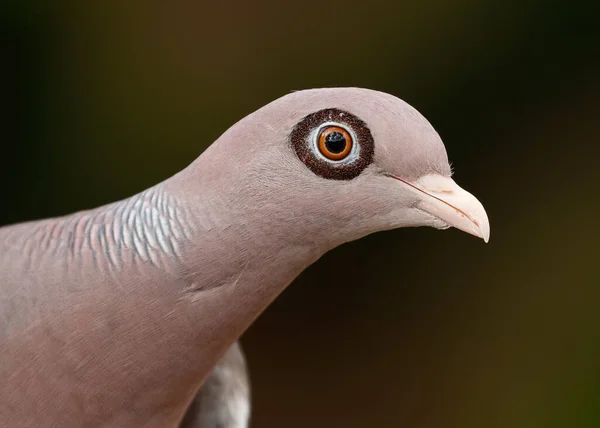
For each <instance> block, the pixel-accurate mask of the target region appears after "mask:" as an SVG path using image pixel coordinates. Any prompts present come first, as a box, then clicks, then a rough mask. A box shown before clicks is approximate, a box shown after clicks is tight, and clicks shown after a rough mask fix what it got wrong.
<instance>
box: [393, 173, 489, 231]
mask: <svg viewBox="0 0 600 428" xmlns="http://www.w3.org/2000/svg"><path fill="white" fill-rule="evenodd" d="M392 177H393V178H395V179H397V180H400V181H402V182H403V183H405V184H407V185H409V186H410V187H412V188H413V189H415V190H416V191H418V192H420V193H421V196H422V198H420V200H419V203H418V208H419V209H421V210H423V211H425V212H427V213H429V214H431V215H432V216H434V217H437V218H438V219H440V220H442V221H443V222H444V223H446V224H447V225H448V226H452V227H455V228H457V229H460V230H462V231H464V232H467V233H470V234H471V235H475V236H477V237H479V238H482V239H483V240H484V242H488V241H489V239H490V222H489V220H488V217H487V214H486V212H485V209H484V208H483V205H481V202H479V201H478V200H477V198H476V197H475V196H473V195H471V194H470V193H469V192H467V191H466V190H464V189H462V188H461V187H460V186H459V185H458V184H456V183H455V182H454V180H452V179H451V178H449V177H444V176H441V175H435V174H431V175H426V176H424V177H421V178H420V179H418V180H417V181H414V182H411V181H407V180H404V179H402V178H400V177H397V176H395V175H392Z"/></svg>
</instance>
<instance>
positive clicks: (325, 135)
mask: <svg viewBox="0 0 600 428" xmlns="http://www.w3.org/2000/svg"><path fill="white" fill-rule="evenodd" d="M353 145H354V141H353V139H352V136H351V135H350V133H349V132H348V131H346V130H345V129H344V128H342V127H341V126H335V125H331V126H327V127H325V128H323V129H321V131H320V132H319V136H318V139H317V147H318V148H319V152H320V153H321V154H322V155H323V156H325V157H326V158H327V159H330V160H333V161H339V160H342V159H345V158H347V157H348V155H349V154H350V153H351V152H352V146H353Z"/></svg>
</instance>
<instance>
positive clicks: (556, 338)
mask: <svg viewBox="0 0 600 428" xmlns="http://www.w3.org/2000/svg"><path fill="white" fill-rule="evenodd" d="M596 3H597V2H594V1H590V2H589V3H584V2H566V1H565V2H556V1H532V0H526V1H516V0H513V1H505V2H491V1H487V2H484V1H469V0H457V1H454V2H449V1H448V2H442V1H436V0H425V1H420V2H418V1H409V2H403V1H396V2H391V1H389V2H381V1H367V0H363V1H362V2H359V1H342V0H337V1H329V2H323V1H316V0H307V1H304V2H275V1H274V2H271V3H267V2H264V1H262V2H251V1H246V2H244V1H233V2H227V1H221V2H215V3H207V2H199V1H196V2H194V1H183V0H177V1H171V2H166V1H143V0H134V1H125V2H120V1H105V2H92V1H80V0H77V1H75V0H55V1H52V2H41V1H37V2H36V1H23V2H14V1H13V2H9V3H5V4H4V5H3V6H2V22H1V27H0V28H1V30H0V31H1V32H2V36H3V37H2V44H3V50H2V57H3V60H2V64H3V65H2V69H3V71H2V75H3V79H2V87H3V89H4V91H3V93H2V97H1V99H2V102H3V103H4V104H5V107H6V108H5V109H4V110H5V113H4V114H3V120H2V122H3V126H2V134H1V135H2V137H1V138H2V151H1V171H0V173H1V174H2V176H1V180H2V181H1V183H2V188H1V191H2V197H1V198H0V203H1V205H2V209H1V210H0V222H1V223H10V222H16V221H22V220H25V219H34V218H39V217H44V216H52V215H58V214H63V213H68V212H71V211H74V210H79V209H84V208H89V207H93V206H97V205H100V204H103V203H106V202H109V201H113V200H117V199H120V198H123V197H126V196H129V195H131V194H133V193H135V192H138V191H140V190H142V189H144V188H146V187H149V186H151V185H153V184H155V183H157V182H159V181H161V180H163V179H165V178H167V177H168V176H170V175H171V174H173V173H175V172H176V171H178V170H179V169H181V168H183V167H184V166H185V165H187V164H188V163H189V162H191V161H192V160H193V159H194V158H195V157H196V156H198V155H199V154H200V153H201V152H202V150H203V149H205V148H206V147H207V146H208V145H209V144H210V143H211V142H212V141H213V140H214V139H215V138H216V137H218V136H219V135H220V134H221V133H222V132H223V131H224V130H225V129H226V128H227V127H228V126H230V125H232V124H233V123H235V122H236V121H237V120H239V119H240V118H242V117H243V116H245V115H246V114H248V113H250V112H251V111H253V110H255V109H257V108H259V107H260V106H262V105H264V104H265V103H267V102H269V101H271V100H273V99H275V98H277V97H279V96H281V95H284V94H285V93H287V92H289V91H290V90H294V89H303V88H312V87H322V86H362V87H369V88H373V89H379V90H383V91H386V92H389V93H392V94H394V95H397V96H399V97H401V98H403V99H405V100H406V101H408V102H409V103H411V104H412V105H414V106H415V107H416V108H417V109H419V110H420V111H421V112H422V113H423V114H424V115H425V116H426V117H427V118H428V119H429V120H430V121H431V123H432V124H433V125H434V126H435V127H436V129H437V130H438V131H439V133H440V134H441V135H442V138H443V139H444V141H445V143H446V147H447V149H448V152H449V156H450V158H451V160H452V162H453V165H454V168H455V170H456V174H455V178H456V180H457V181H458V183H459V184H461V185H462V186H463V187H465V188H466V189H468V190H470V191H471V192H472V193H474V194H475V195H476V196H477V197H478V198H479V199H480V200H481V201H482V202H483V204H484V205H485V207H486V209H487V212H488V214H489V217H490V221H491V230H492V235H491V241H490V243H489V244H488V245H484V244H483V243H482V242H480V241H478V240H476V239H475V238H473V237H471V236H468V235H466V234H464V233H460V232H458V231H456V230H451V231H447V232H439V231H435V230H432V229H411V230H397V231H393V232H386V233H379V234H376V235H373V236H369V237H367V238H365V239H362V240H360V241H358V242H354V243H351V244H347V245H344V246H343V247H341V248H338V249H336V250H335V251H332V252H331V253H329V254H327V255H326V256H325V257H324V258H323V259H321V260H320V261H319V262H318V263H316V264H315V265H314V266H312V267H311V268H309V269H308V270H307V271H306V272H305V273H304V274H303V275H302V276H301V277H300V278H299V279H298V280H297V281H296V282H295V283H294V284H293V285H292V286H291V287H290V288H289V289H288V290H286V291H285V292H284V293H283V295H282V296H281V297H280V298H279V299H278V300H277V301H276V302H275V303H274V304H273V305H272V306H271V307H270V308H269V309H268V310H267V311H266V313H265V314H264V315H263V316H262V317H261V318H260V319H259V320H258V321H257V322H256V323H255V324H254V325H253V326H252V327H251V329H250V330H249V331H248V332H247V334H246V335H245V336H244V338H243V343H244V344H245V347H246V352H247V356H248V359H249V362H250V367H251V375H252V380H253V388H254V424H253V426H254V427H255V428H270V427H290V428H295V427H411V428H428V427H431V428H438V427H444V428H452V427H456V428H470V427H477V428H480V427H481V428H484V427H485V428H495V427H498V428H505V427H511V428H521V427H522V428H533V427H557V428H563V427H569V428H572V427H577V428H584V427H586V428H587V427H590V428H592V427H598V426H600V310H599V307H600V274H599V269H598V259H599V257H598V256H599V253H600V251H599V250H598V240H599V238H600V207H599V203H598V199H599V198H598V194H599V192H600V168H599V165H598V159H599V155H600V149H599V137H600V120H599V113H600V73H599V72H600V28H599V21H600V13H599V10H598V9H599V7H598V6H596Z"/></svg>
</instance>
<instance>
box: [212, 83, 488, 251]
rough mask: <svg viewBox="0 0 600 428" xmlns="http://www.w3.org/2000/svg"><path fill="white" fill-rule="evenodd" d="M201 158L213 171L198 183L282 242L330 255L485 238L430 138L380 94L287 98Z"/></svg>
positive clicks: (478, 216)
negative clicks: (390, 242) (411, 238)
mask: <svg viewBox="0 0 600 428" xmlns="http://www.w3.org/2000/svg"><path fill="white" fill-rule="evenodd" d="M203 157H204V159H205V160H206V161H207V162H208V163H210V164H211V165H214V164H218V165H219V166H221V167H220V168H218V171H219V172H213V173H211V174H212V175H211V176H210V177H208V176H207V177H206V178H205V179H207V180H221V181H219V183H220V184H219V185H218V186H217V187H219V188H220V189H228V190H227V192H229V193H230V194H232V195H233V199H234V200H235V201H236V203H235V205H236V207H237V209H238V211H239V212H240V214H242V215H243V216H244V218H245V219H247V220H248V221H250V219H252V218H255V219H257V218H259V217H260V218H261V224H264V225H265V226H264V227H265V228H269V229H270V230H272V231H276V230H277V229H286V230H287V236H290V237H291V238H297V239H301V238H306V237H307V236H313V237H315V236H319V237H320V238H322V239H325V240H326V241H327V243H328V244H329V245H330V246H331V245H337V244H339V243H342V242H346V241H350V240H354V239H358V238H360V237H362V236H365V235H367V234H370V233H373V232H377V231H380V230H387V229H394V228H399V227H414V226H432V227H435V228H438V229H445V228H448V227H456V228H458V229H460V230H463V231H465V232H468V233H470V234H472V235H475V236H477V237H480V238H482V239H483V240H484V241H485V242H487V241H488V239H489V234H490V227H489V222H488V218H487V215H486V212H485V210H484V208H483V206H482V204H481V203H480V202H479V201H478V200H477V199H476V198H475V197H474V196H473V195H471V194H470V193H468V192H467V191H465V190H463V189H462V188H461V187H459V186H458V185H457V184H456V182H455V181H454V180H453V179H452V178H451V168H450V164H449V162H448V156H447V154H446V149H445V147H444V144H443V142H442V140H441V138H440V136H439V135H438V133H437V132H436V131H435V130H434V128H433V127H432V126H431V124H430V123H429V122H428V121H427V120H426V119H425V118H424V117H423V116H422V115H421V114H420V113H419V112H418V111H417V110H415V109H414V108H413V107H411V106H410V105H408V104H407V103H406V102H404V101H402V100H400V99H398V98H396V97H394V96H392V95H389V94H386V93H382V92H378V91H373V90H367V89H358V88H328V89H313V90H304V91H298V92H293V93H290V94H288V95H286V96H284V97H282V98H279V99H277V100H275V101H273V102H272V103H270V104H267V105H266V106H264V107H263V108H261V109H259V110H257V111H256V112H254V113H252V114H250V115H249V116H247V117H245V118H244V119H242V120H241V121H239V122H238V123H237V124H235V125H234V126H232V127H231V128H230V129H229V130H228V131H227V132H225V134H224V135H223V136H222V137H221V138H219V140H217V142H216V143H215V144H213V145H212V146H211V147H210V148H209V149H208V150H207V151H206V152H205V154H204V155H203V156H201V158H203ZM223 165H225V166H226V167H224V168H223V167H222V166H223ZM210 170H213V171H216V169H212V168H208V167H207V168H205V171H210ZM207 174H208V172H207ZM226 182H228V183H230V184H231V185H230V186H228V185H226V184H224V183H226ZM230 202H231V201H229V202H228V203H230ZM313 239H316V238H313Z"/></svg>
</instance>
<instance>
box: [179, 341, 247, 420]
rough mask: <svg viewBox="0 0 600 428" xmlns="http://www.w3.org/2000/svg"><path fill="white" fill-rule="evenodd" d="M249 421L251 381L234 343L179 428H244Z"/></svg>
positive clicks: (240, 353) (188, 410) (197, 396)
mask: <svg viewBox="0 0 600 428" xmlns="http://www.w3.org/2000/svg"><path fill="white" fill-rule="evenodd" d="M249 421H250V381H249V378H248V372H247V369H246V361H245V359H244V355H243V353H242V349H241V347H240V345H239V343H238V342H236V343H235V344H234V345H233V346H232V347H231V348H229V349H228V350H227V352H226V353H225V355H224V356H223V358H221V360H219V363H218V364H217V366H216V367H215V369H214V370H213V371H212V373H211V374H210V376H209V377H208V378H207V379H206V381H205V382H204V384H203V385H202V388H201V389H200V392H199V393H198V394H197V395H196V397H195V398H194V400H193V401H192V404H191V405H190V406H189V408H188V409H187V411H186V414H185V417H184V418H183V421H182V422H181V427H180V428H246V427H247V426H248V424H249Z"/></svg>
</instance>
